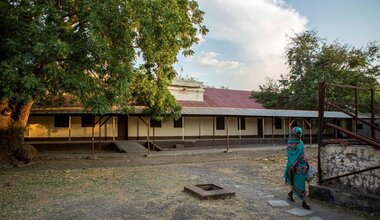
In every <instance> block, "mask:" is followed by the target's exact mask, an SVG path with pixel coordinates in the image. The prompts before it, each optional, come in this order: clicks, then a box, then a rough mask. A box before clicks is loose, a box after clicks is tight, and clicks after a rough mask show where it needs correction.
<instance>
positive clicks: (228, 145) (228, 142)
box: [226, 117, 230, 152]
mask: <svg viewBox="0 0 380 220" xmlns="http://www.w3.org/2000/svg"><path fill="white" fill-rule="evenodd" d="M226 119H227V120H226V122H227V123H226V124H227V126H226V133H227V152H228V150H229V148H230V138H229V136H228V117H226Z"/></svg>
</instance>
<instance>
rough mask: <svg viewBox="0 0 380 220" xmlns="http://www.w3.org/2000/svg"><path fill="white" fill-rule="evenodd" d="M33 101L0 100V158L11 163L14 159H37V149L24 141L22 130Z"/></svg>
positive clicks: (23, 130)
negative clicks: (14, 101) (15, 102)
mask: <svg viewBox="0 0 380 220" xmlns="http://www.w3.org/2000/svg"><path fill="white" fill-rule="evenodd" d="M32 105H33V101H29V102H27V103H25V104H16V105H11V104H10V103H9V102H7V101H0V159H1V163H11V162H12V161H14V160H15V159H17V160H20V161H24V162H31V161H35V160H38V155H37V150H36V149H35V148H34V147H33V146H31V145H26V144H25V143H24V132H25V128H26V125H27V122H28V118H29V113H30V109H31V108H32Z"/></svg>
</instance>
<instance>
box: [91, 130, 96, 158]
mask: <svg viewBox="0 0 380 220" xmlns="http://www.w3.org/2000/svg"><path fill="white" fill-rule="evenodd" d="M91 125H92V126H91V127H92V135H91V137H92V157H95V137H94V136H95V134H94V133H95V131H94V127H95V124H94V122H91Z"/></svg>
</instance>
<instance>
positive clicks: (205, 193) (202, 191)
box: [184, 184, 235, 199]
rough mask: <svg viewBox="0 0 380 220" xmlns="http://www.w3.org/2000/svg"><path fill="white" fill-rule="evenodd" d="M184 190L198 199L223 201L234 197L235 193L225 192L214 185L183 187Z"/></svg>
mask: <svg viewBox="0 0 380 220" xmlns="http://www.w3.org/2000/svg"><path fill="white" fill-rule="evenodd" d="M184 190H185V192H188V193H190V194H192V195H195V196H196V197H198V198H200V199H224V198H230V197H232V196H235V192H232V191H229V190H226V189H224V188H223V187H220V186H217V185H215V184H198V185H191V186H185V188H184Z"/></svg>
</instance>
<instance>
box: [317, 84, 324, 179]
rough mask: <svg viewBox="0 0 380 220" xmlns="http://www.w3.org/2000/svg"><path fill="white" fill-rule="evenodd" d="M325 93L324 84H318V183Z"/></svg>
mask: <svg viewBox="0 0 380 220" xmlns="http://www.w3.org/2000/svg"><path fill="white" fill-rule="evenodd" d="M325 92H326V83H325V82H320V83H319V109H318V110H319V111H318V174H319V175H318V183H321V180H322V172H321V147H322V141H323V139H322V136H323V134H322V133H323V116H324V110H325Z"/></svg>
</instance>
